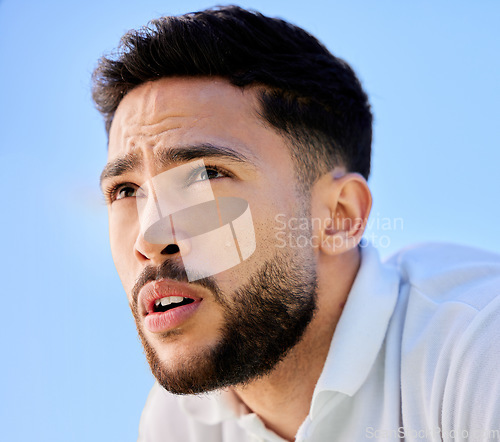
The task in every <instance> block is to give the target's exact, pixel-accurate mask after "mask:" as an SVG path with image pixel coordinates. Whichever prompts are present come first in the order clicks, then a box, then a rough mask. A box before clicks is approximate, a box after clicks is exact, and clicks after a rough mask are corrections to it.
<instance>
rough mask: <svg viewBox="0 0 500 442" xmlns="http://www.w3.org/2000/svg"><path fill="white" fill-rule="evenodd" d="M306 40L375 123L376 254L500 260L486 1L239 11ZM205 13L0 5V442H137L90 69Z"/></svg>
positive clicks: (492, 59) (292, 4) (493, 50)
mask: <svg viewBox="0 0 500 442" xmlns="http://www.w3.org/2000/svg"><path fill="white" fill-rule="evenodd" d="M238 4H239V5H241V6H245V7H252V8H255V9H258V10H260V11H261V12H264V13H265V14H268V15H272V16H280V17H283V18H285V19H287V20H289V21H291V22H293V23H296V24H298V25H300V26H302V27H304V28H305V29H307V30H308V31H310V32H312V33H313V34H315V35H316V36H317V37H318V38H319V39H320V40H322V41H323V42H324V43H325V45H326V46H327V47H328V48H329V49H330V50H331V51H332V52H333V53H334V54H336V55H338V56H341V57H343V58H345V59H346V60H347V61H348V62H349V63H350V64H351V65H352V66H353V67H354V69H355V70H356V71H357V73H358V74H359V77H360V78H361V80H362V82H363V84H364V86H365V88H366V90H367V92H368V93H369V95H370V98H371V103H372V106H373V111H374V114H375V126H374V130H375V139H374V146H373V150H374V154H373V173H372V177H371V179H370V185H371V188H372V191H373V195H374V207H373V211H372V218H371V223H372V229H371V231H370V232H369V237H370V235H375V236H373V238H374V242H375V243H376V244H377V245H378V246H379V249H380V251H381V254H382V255H383V256H388V255H389V254H391V253H392V252H394V251H396V250H397V249H398V248H400V247H403V246H405V245H408V244H411V243H414V242H421V241H428V240H432V241H452V242H459V243H464V244H469V245H474V246H478V247H481V248H484V249H488V250H492V251H497V252H499V251H500V235H498V233H497V225H498V219H499V217H500V204H499V202H500V201H499V196H498V194H499V190H500V172H499V167H498V165H499V163H500V149H499V147H500V130H499V124H498V122H499V121H500V119H499V112H498V108H497V106H498V103H499V102H500V86H499V78H500V75H499V74H500V61H499V57H498V54H499V53H500V48H499V41H500V38H499V37H500V36H499V31H498V17H499V16H500V15H499V13H500V3H498V2H496V1H493V0H490V1H488V0H482V1H477V2H474V3H473V2H470V1H451V0H450V1H444V0H443V1H428V0H427V1H419V2H413V3H412V4H408V2H400V1H396V0H379V1H357V0H355V1H342V2H340V1H319V0H310V1H308V2H297V1H269V0H267V1H264V0H258V1H245V2H239V3H238ZM212 5H213V3H211V2H208V1H191V0H185V1H183V2H178V1H176V2H173V1H168V0H164V1H153V0H145V1H142V2H138V1H131V0H122V1H117V0H116V1H115V0H113V1H105V0H101V1H95V0H87V1H86V2H71V3H70V2H63V1H55V0H46V1H44V2H40V1H34V0H3V1H0V63H1V69H0V134H1V135H0V170H1V172H0V177H1V179H2V182H3V183H4V186H5V187H4V190H5V193H4V195H5V198H4V202H5V204H4V206H3V208H2V217H1V225H2V231H3V233H4V237H3V241H2V243H3V244H2V254H1V258H0V260H1V261H0V271H1V272H2V274H1V276H2V284H1V287H2V288H1V292H0V293H1V299H2V305H3V310H2V311H3V320H2V321H1V324H2V325H1V327H2V329H1V331H0V340H1V346H2V349H3V355H2V356H3V357H2V364H1V365H0V379H1V382H0V427H1V428H2V430H0V439H2V440H6V441H9V442H15V441H34V440H36V441H38V442H44V441H52V442H54V441H64V442H67V441H89V440H92V441H107V442H109V441H120V442H123V441H133V440H135V439H136V434H137V424H138V420H139V417H140V413H141V410H142V406H143V404H144V401H145V399H146V396H147V393H148V390H149V388H150V386H151V384H152V382H153V380H152V377H151V375H150V373H149V370H148V367H147V365H146V362H145V358H144V356H143V354H142V349H141V346H140V344H139V341H138V338H137V337H136V332H135V328H134V325H133V321H132V317H131V315H130V313H129V310H128V305H127V302H126V298H125V294H124V292H123V289H122V287H121V284H120V281H119V279H118V277H117V274H116V271H115V269H114V266H113V262H112V259H111V254H110V252H109V248H108V234H107V219H106V209H105V206H104V204H103V202H102V199H101V196H100V194H99V189H98V184H97V183H98V177H99V174H100V171H101V169H102V167H103V165H104V163H105V161H106V139H105V133H104V128H103V124H102V122H101V119H100V116H99V115H98V113H97V112H96V111H95V110H94V108H93V105H92V102H91V99H90V92H89V90H90V74H91V72H92V70H93V68H94V66H95V64H96V60H97V59H98V57H99V56H101V55H102V54H103V53H105V52H108V51H111V50H112V49H113V48H115V47H116V45H117V43H118V41H119V38H120V36H121V35H122V34H123V33H124V32H125V31H127V30H128V29H130V28H135V27H139V26H141V25H144V24H146V23H147V21H148V20H150V19H152V18H156V17H158V16H160V15H164V14H179V13H183V12H188V11H193V10H198V9H203V8H205V7H208V6H212Z"/></svg>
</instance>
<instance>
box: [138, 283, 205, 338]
mask: <svg viewBox="0 0 500 442" xmlns="http://www.w3.org/2000/svg"><path fill="white" fill-rule="evenodd" d="M166 296H182V297H184V298H189V299H192V300H193V302H192V303H190V304H187V305H183V306H180V307H175V308H174V309H172V310H167V311H166V312H155V311H154V304H155V301H156V300H157V299H161V298H164V297H166ZM202 300H203V298H201V297H200V296H198V295H197V294H196V292H195V290H194V289H193V288H192V287H190V286H189V284H187V283H183V282H178V281H172V280H167V279H162V280H160V281H151V282H149V283H147V284H146V285H145V286H144V287H143V288H142V289H141V290H140V292H139V299H138V301H139V305H140V308H141V313H142V316H143V317H144V325H145V326H146V328H147V329H148V330H149V331H150V332H152V333H160V332H165V331H168V330H171V329H174V328H176V327H178V326H179V325H181V324H182V323H183V322H185V321H186V320H188V319H189V318H190V317H191V316H192V315H193V314H194V313H195V312H196V311H197V310H198V308H199V307H200V304H201V301H202Z"/></svg>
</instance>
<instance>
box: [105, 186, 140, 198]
mask: <svg viewBox="0 0 500 442" xmlns="http://www.w3.org/2000/svg"><path fill="white" fill-rule="evenodd" d="M137 189H138V187H137V186H136V185H135V184H131V183H126V184H121V185H119V186H116V187H115V188H114V189H113V190H112V191H111V192H110V193H111V195H110V196H111V201H118V200H121V199H124V198H132V197H135V196H137Z"/></svg>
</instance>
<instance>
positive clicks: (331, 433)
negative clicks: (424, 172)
mask: <svg viewBox="0 0 500 442" xmlns="http://www.w3.org/2000/svg"><path fill="white" fill-rule="evenodd" d="M403 438H404V439H405V440H409V441H419V440H424V441H442V440H443V441H453V442H456V441H467V442H469V441H478V442H487V441H499V442H500V256H497V255H494V254H492V253H488V252H484V251H480V250H475V249H472V248H467V247H461V246H455V245H448V244H446V245H444V244H427V245H421V246H416V247H413V248H408V249H405V250H403V251H401V252H400V253H398V254H397V255H395V256H393V257H392V258H391V259H390V260H389V261H388V262H386V263H381V261H380V259H379V256H378V252H377V251H376V250H375V248H374V247H373V246H371V245H367V244H364V246H363V247H362V248H361V266H360V269H359V272H358V275H357V276H356V279H355V281H354V284H353V286H352V288H351V291H350V293H349V297H348V299H347V303H346V305H345V308H344V311H343V313H342V316H341V318H340V321H339V322H338V324H337V327H336V330H335V333H334V336H333V340H332V344H331V347H330V351H329V353H328V357H327V359H326V362H325V366H324V368H323V372H322V374H321V376H320V378H319V380H318V383H317V385H316V388H315V391H314V395H313V399H312V402H311V407H310V412H309V415H308V416H307V418H306V420H305V421H304V422H303V424H302V425H301V427H300V429H299V431H298V433H297V435H296V440H297V441H310V442H320V441H321V442H327V441H328V442H330V441H336V442H344V441H345V442H358V441H364V440H374V441H382V440H383V441H386V440H401V439H403ZM138 440H139V442H163V441H179V442H215V441H218V442H219V441H224V442H243V441H280V442H282V441H283V439H282V438H280V437H278V436H277V435H276V434H275V433H273V432H272V431H270V430H268V429H267V428H266V427H265V426H264V425H263V423H262V421H261V420H260V419H259V417H258V416H257V415H256V414H254V413H250V412H249V410H248V409H247V408H246V407H245V406H244V404H242V403H241V402H238V400H237V399H236V398H235V396H234V395H232V394H231V393H228V392H224V393H220V392H216V393H210V394H204V395H200V396H175V395H172V394H170V393H168V392H166V391H165V390H164V389H163V388H161V387H160V386H159V385H158V384H155V385H154V386H153V388H152V390H151V393H150V395H149V397H148V399H147V402H146V405H145V407H144V411H143V413H142V417H141V422H140V425H139V439H138Z"/></svg>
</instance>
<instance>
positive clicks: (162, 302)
mask: <svg viewBox="0 0 500 442" xmlns="http://www.w3.org/2000/svg"><path fill="white" fill-rule="evenodd" d="M160 301H161V305H162V306H164V307H165V306H166V305H169V304H170V303H171V302H172V301H171V300H170V298H168V297H165V298H161V299H160Z"/></svg>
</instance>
